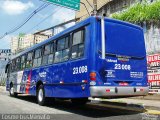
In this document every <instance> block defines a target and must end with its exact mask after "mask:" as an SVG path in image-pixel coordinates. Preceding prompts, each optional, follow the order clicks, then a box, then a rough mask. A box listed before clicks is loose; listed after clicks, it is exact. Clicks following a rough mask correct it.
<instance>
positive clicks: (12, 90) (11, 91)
mask: <svg viewBox="0 0 160 120" xmlns="http://www.w3.org/2000/svg"><path fill="white" fill-rule="evenodd" d="M10 93H11V95H13V93H14V88H13V87H11V90H10Z"/></svg>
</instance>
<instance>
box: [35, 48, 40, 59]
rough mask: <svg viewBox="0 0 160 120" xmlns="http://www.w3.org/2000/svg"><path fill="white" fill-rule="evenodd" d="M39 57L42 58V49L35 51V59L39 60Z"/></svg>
mask: <svg viewBox="0 0 160 120" xmlns="http://www.w3.org/2000/svg"><path fill="white" fill-rule="evenodd" d="M39 57H41V49H37V50H36V51H35V57H34V58H39Z"/></svg>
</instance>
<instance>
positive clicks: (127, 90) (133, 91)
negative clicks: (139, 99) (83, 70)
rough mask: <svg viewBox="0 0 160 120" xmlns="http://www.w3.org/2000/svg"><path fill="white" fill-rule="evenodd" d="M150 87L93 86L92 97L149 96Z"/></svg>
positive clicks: (91, 89) (91, 88)
mask: <svg viewBox="0 0 160 120" xmlns="http://www.w3.org/2000/svg"><path fill="white" fill-rule="evenodd" d="M148 92H149V87H144V86H143V87H109V86H91V87H90V94H91V97H111V96H143V95H147V94H148Z"/></svg>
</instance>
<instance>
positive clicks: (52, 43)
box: [41, 40, 55, 66]
mask: <svg viewBox="0 0 160 120" xmlns="http://www.w3.org/2000/svg"><path fill="white" fill-rule="evenodd" d="M48 45H50V52H49V53H48V54H45V46H48ZM50 55H53V57H52V62H51V63H49V59H48V58H49V56H50ZM54 55H55V41H54V40H53V41H52V42H49V43H47V44H45V45H43V52H42V64H41V65H42V66H46V65H50V64H53V63H54ZM45 57H47V63H46V62H45V63H44V58H45Z"/></svg>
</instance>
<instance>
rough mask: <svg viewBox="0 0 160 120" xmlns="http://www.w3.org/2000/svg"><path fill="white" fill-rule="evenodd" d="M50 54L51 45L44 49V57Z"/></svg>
mask: <svg viewBox="0 0 160 120" xmlns="http://www.w3.org/2000/svg"><path fill="white" fill-rule="evenodd" d="M50 53H51V45H50V44H49V45H46V46H45V47H44V55H48V54H50Z"/></svg>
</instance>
